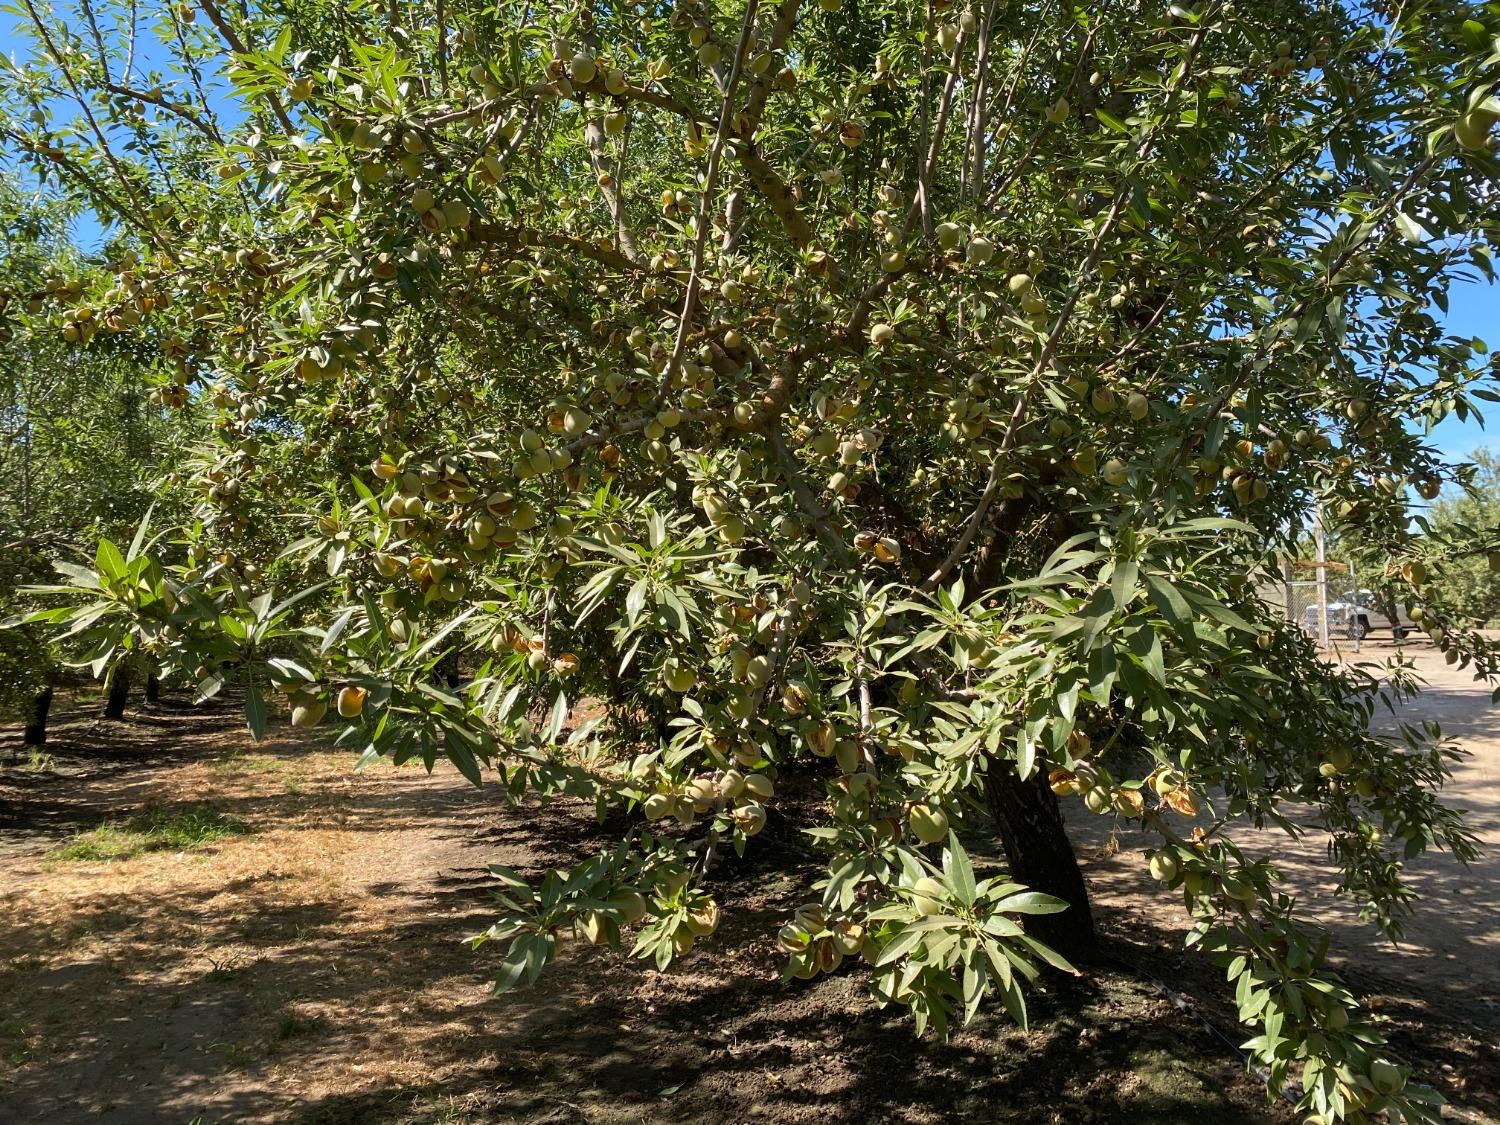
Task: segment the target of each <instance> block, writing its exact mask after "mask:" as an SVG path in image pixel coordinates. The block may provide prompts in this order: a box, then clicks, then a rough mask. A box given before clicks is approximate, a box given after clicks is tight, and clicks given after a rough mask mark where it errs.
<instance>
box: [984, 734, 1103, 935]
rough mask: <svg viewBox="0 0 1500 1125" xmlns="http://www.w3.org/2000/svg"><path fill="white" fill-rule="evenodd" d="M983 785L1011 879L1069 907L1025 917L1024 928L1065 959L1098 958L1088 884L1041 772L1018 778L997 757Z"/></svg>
mask: <svg viewBox="0 0 1500 1125" xmlns="http://www.w3.org/2000/svg"><path fill="white" fill-rule="evenodd" d="M985 788H986V790H987V792H988V795H989V805H990V815H992V816H993V817H994V818H995V823H996V825H997V826H998V827H999V830H1000V840H1001V843H1003V844H1004V845H1005V855H1006V858H1007V859H1008V860H1009V861H1010V874H1011V878H1013V879H1014V880H1015V881H1016V882H1018V883H1021V884H1024V885H1025V886H1027V887H1029V888H1031V889H1032V890H1034V891H1043V892H1045V893H1046V894H1049V895H1055V896H1056V897H1058V898H1060V899H1062V900H1063V901H1064V902H1066V903H1067V904H1068V909H1067V910H1064V911H1062V912H1061V913H1058V914H1032V915H1028V916H1027V918H1026V932H1027V933H1028V934H1030V935H1031V936H1032V937H1034V938H1036V939H1037V940H1038V941H1041V942H1044V943H1045V944H1047V945H1050V946H1051V947H1052V948H1053V949H1055V950H1057V951H1058V952H1059V953H1061V954H1062V955H1063V956H1064V957H1066V958H1067V959H1068V960H1069V961H1073V962H1075V963H1076V962H1087V961H1095V960H1098V958H1099V939H1098V937H1097V935H1096V934H1095V933H1094V914H1093V911H1092V910H1091V909H1090V907H1089V893H1088V888H1087V887H1085V886H1084V882H1083V872H1082V871H1080V870H1079V869H1078V860H1077V858H1075V857H1074V855H1073V845H1072V844H1071V843H1070V842H1069V840H1068V834H1067V831H1066V829H1064V827H1063V819H1062V810H1061V809H1060V808H1059V807H1058V804H1057V797H1056V796H1055V795H1054V794H1053V792H1052V789H1051V788H1050V787H1049V786H1048V784H1047V775H1046V771H1044V770H1038V771H1037V772H1036V773H1034V774H1032V775H1031V777H1030V778H1029V779H1027V780H1026V781H1022V780H1021V779H1020V777H1019V776H1017V774H1016V772H1015V770H1014V769H1011V768H1008V766H1007V764H1006V763H1005V762H999V761H997V762H995V763H994V766H993V767H992V768H991V769H990V772H989V778H988V780H987V782H986V783H985Z"/></svg>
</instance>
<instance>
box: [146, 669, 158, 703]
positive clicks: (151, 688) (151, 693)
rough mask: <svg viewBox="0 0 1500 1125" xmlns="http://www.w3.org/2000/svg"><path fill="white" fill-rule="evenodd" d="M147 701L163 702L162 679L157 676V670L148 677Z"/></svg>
mask: <svg viewBox="0 0 1500 1125" xmlns="http://www.w3.org/2000/svg"><path fill="white" fill-rule="evenodd" d="M146 702H147V703H160V702H161V680H160V679H158V678H157V675H156V673H155V672H152V673H151V674H150V675H148V676H147V677H146Z"/></svg>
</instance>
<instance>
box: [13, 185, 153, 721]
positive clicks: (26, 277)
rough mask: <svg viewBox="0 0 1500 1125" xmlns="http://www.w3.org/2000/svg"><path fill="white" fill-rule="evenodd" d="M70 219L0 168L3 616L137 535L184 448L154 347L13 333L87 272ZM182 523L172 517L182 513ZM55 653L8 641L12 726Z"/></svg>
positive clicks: (28, 636) (16, 634) (24, 634)
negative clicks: (114, 541) (22, 319)
mask: <svg viewBox="0 0 1500 1125" xmlns="http://www.w3.org/2000/svg"><path fill="white" fill-rule="evenodd" d="M69 218H70V209H69V208H68V207H67V206H65V205H64V203H63V202H61V201H59V200H56V199H53V198H49V197H28V196H26V195H25V194H23V192H22V191H21V188H20V185H19V181H18V179H17V177H16V176H15V175H13V174H11V173H10V172H8V171H7V170H5V169H3V168H0V230H3V232H4V235H5V238H4V242H3V247H0V618H3V617H8V616H10V615H11V614H12V613H14V612H16V611H17V609H18V608H19V607H18V605H17V603H16V601H15V590H16V588H17V587H19V586H22V585H26V584H28V583H35V582H43V581H46V580H47V578H48V577H49V575H50V571H51V567H50V565H49V562H48V559H49V558H51V557H54V556H56V555H58V554H68V553H70V551H71V550H73V549H81V550H83V551H89V552H91V551H92V550H93V546H94V544H95V543H96V542H97V541H98V539H99V537H100V536H101V535H115V534H118V533H119V532H120V531H122V530H126V531H127V533H128V529H130V528H132V527H134V526H135V525H136V524H137V523H138V522H139V521H140V519H141V517H142V516H143V515H144V513H145V512H146V511H147V510H148V509H149V508H150V507H151V506H152V505H153V504H155V505H156V506H157V507H158V508H159V509H161V510H164V511H165V510H168V509H169V506H170V497H171V492H170V490H163V489H162V488H161V487H160V482H159V480H157V479H154V478H159V477H160V475H161V474H162V473H163V472H164V471H165V469H166V467H167V466H169V465H171V464H172V463H173V461H174V460H175V458H176V457H177V456H178V454H179V453H180V450H181V445H180V441H179V436H180V434H181V432H182V429H181V425H182V422H183V419H182V418H181V417H180V416H176V415H171V414H168V413H166V412H164V411H162V410H161V409H160V408H157V407H153V406H152V405H151V404H150V403H149V402H148V394H149V389H150V388H149V385H148V382H147V374H148V371H149V368H150V363H149V362H148V360H147V358H146V355H145V354H144V353H145V351H146V349H144V348H142V347H141V346H140V345H139V343H138V342H135V341H130V340H127V339H123V338H122V339H118V340H113V341H109V342H107V343H106V345H105V346H103V347H99V348H92V349H89V350H87V351H82V352H81V351H79V349H77V348H73V347H69V346H68V345H67V344H65V343H64V342H63V341H62V340H59V339H56V338H48V337H45V336H41V335H37V334H34V333H15V332H14V331H12V330H11V329H10V326H9V317H10V316H12V315H14V312H15V308H16V305H17V304H20V303H22V302H24V303H25V304H27V305H29V306H31V307H35V306H36V304H37V300H36V298H35V296H30V295H33V294H35V293H39V292H45V291H46V287H47V282H48V280H49V279H51V280H52V282H53V285H54V286H56V285H57V284H58V283H57V281H56V278H57V271H58V270H69V271H76V270H79V269H82V268H84V267H85V259H84V257H83V255H82V254H81V253H80V252H79V251H78V250H77V249H76V248H75V247H74V246H73V245H72V244H71V243H70V242H69V240H68V238H67V222H68V219H69ZM174 514H176V513H175V512H174ZM56 670H57V655H56V654H55V653H54V652H53V651H52V650H51V649H50V647H49V646H48V645H47V644H46V643H45V639H44V638H42V637H40V636H39V635H37V633H36V632H35V631H34V630H20V631H11V632H8V633H6V634H3V635H0V713H4V714H6V715H7V716H10V715H11V714H12V713H14V712H17V711H19V710H20V709H22V708H24V707H25V706H26V704H27V703H28V702H29V700H30V698H31V697H32V696H33V695H34V694H35V693H36V692H37V691H39V690H41V689H42V688H43V687H45V686H46V685H47V684H49V683H51V682H52V680H53V678H54V676H55V674H56Z"/></svg>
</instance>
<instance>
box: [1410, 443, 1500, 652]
mask: <svg viewBox="0 0 1500 1125" xmlns="http://www.w3.org/2000/svg"><path fill="white" fill-rule="evenodd" d="M1427 523H1428V525H1429V527H1430V528H1431V529H1432V534H1433V536H1434V538H1436V539H1438V540H1440V541H1442V542H1444V543H1448V542H1453V543H1456V544H1458V546H1457V549H1456V550H1454V551H1452V552H1445V555H1446V557H1444V558H1442V559H1440V560H1439V561H1438V562H1437V564H1436V565H1435V566H1434V567H1433V574H1432V576H1431V579H1430V581H1431V582H1432V585H1433V587H1434V588H1435V589H1436V590H1437V591H1438V592H1439V593H1440V594H1441V596H1442V599H1443V601H1444V603H1445V604H1447V605H1449V606H1452V607H1453V611H1454V613H1455V614H1457V615H1459V616H1460V617H1462V618H1463V619H1464V620H1466V621H1473V622H1475V623H1476V624H1479V625H1489V626H1494V625H1496V624H1500V567H1497V565H1496V562H1500V555H1497V553H1496V552H1500V461H1497V460H1496V459H1495V457H1494V455H1493V454H1491V453H1490V452H1489V451H1488V450H1483V449H1481V450H1476V451H1475V453H1474V465H1473V475H1472V476H1471V477H1469V478H1468V479H1467V480H1466V481H1465V482H1464V485H1463V488H1462V489H1460V488H1457V487H1455V488H1453V489H1451V490H1449V491H1448V492H1446V493H1444V495H1442V496H1440V497H1439V498H1438V501H1437V503H1436V504H1434V505H1433V506H1432V509H1431V511H1429V512H1428V513H1427ZM1481 547H1488V550H1479V549H1476V548H1481ZM1492 559H1493V560H1495V561H1493V562H1492V561H1491V560H1492Z"/></svg>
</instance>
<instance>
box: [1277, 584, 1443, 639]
mask: <svg viewBox="0 0 1500 1125" xmlns="http://www.w3.org/2000/svg"><path fill="white" fill-rule="evenodd" d="M1394 608H1395V610H1396V618H1395V620H1394V621H1393V620H1391V618H1390V617H1389V616H1388V615H1387V614H1386V612H1385V610H1384V609H1382V608H1381V607H1380V601H1379V599H1378V598H1376V597H1375V594H1374V593H1373V592H1372V591H1370V590H1350V591H1348V592H1347V593H1345V594H1344V595H1343V596H1342V597H1340V598H1339V599H1338V600H1337V601H1331V602H1329V603H1328V633H1329V635H1330V636H1332V635H1333V634H1335V633H1343V634H1344V635H1345V636H1347V637H1348V638H1349V639H1350V640H1351V641H1361V640H1364V638H1365V637H1367V636H1369V635H1370V633H1371V632H1372V631H1374V630H1376V629H1389V630H1390V631H1391V635H1392V636H1393V637H1395V639H1396V640H1398V641H1401V640H1405V639H1406V636H1407V634H1408V633H1415V632H1417V631H1418V630H1419V629H1420V628H1421V626H1420V625H1418V624H1417V623H1416V622H1415V621H1413V620H1412V619H1411V618H1410V617H1409V616H1408V615H1407V611H1406V606H1405V605H1403V604H1402V603H1400V602H1397V603H1396V604H1395V606H1394ZM1302 617H1303V626H1304V627H1305V628H1306V629H1307V631H1308V632H1309V633H1312V634H1313V635H1314V636H1316V635H1317V633H1318V607H1317V606H1316V605H1310V606H1308V607H1307V609H1305V610H1304V611H1303V614H1302Z"/></svg>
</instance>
